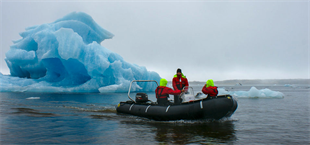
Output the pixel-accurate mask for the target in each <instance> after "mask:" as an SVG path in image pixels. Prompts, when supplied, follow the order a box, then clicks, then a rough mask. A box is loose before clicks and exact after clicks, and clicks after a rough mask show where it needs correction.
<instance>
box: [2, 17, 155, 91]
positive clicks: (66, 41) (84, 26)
mask: <svg viewBox="0 0 310 145" xmlns="http://www.w3.org/2000/svg"><path fill="white" fill-rule="evenodd" d="M20 36H21V37H22V39H20V40H17V41H14V44H13V45H12V46H11V47H10V50H9V51H8V52H6V54H5V55H6V58H5V61H6V63H7V65H8V67H9V69H10V73H11V75H9V76H8V75H3V74H0V81H1V84H0V91H14V92H126V91H128V87H129V84H130V82H131V81H132V80H156V81H158V82H159V80H160V76H159V75H158V74H157V73H156V72H151V71H147V69H146V68H145V67H143V66H138V65H135V64H131V63H129V62H126V61H125V60H124V59H123V58H122V57H121V56H120V55H119V54H117V53H115V52H113V51H111V50H109V49H107V48H105V47H103V46H101V45H100V43H101V42H102V41H103V40H105V39H111V38H112V37H113V36H114V35H113V34H112V33H110V32H109V31H107V30H105V29H103V28H101V27H100V26H99V25H98V24H97V23H96V22H95V21H94V20H93V19H92V17H91V16H89V15H88V14H86V13H83V12H73V13H70V14H68V15H66V16H64V17H63V18H61V19H58V20H56V21H55V22H52V23H47V24H42V25H38V26H32V27H29V28H26V30H25V31H24V32H21V33H20ZM155 87H156V84H152V83H139V84H137V83H135V84H133V87H132V89H133V91H139V90H144V91H151V90H155Z"/></svg>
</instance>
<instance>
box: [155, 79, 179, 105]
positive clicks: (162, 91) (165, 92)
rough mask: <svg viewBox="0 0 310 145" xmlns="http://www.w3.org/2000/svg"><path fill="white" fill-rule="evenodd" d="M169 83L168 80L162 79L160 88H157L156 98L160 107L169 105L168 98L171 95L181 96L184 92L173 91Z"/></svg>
mask: <svg viewBox="0 0 310 145" xmlns="http://www.w3.org/2000/svg"><path fill="white" fill-rule="evenodd" d="M167 83H168V81H167V80H166V79H161V80H160V82H159V86H158V87H157V88H156V90H155V93H156V98H157V103H158V104H159V105H169V103H170V102H169V101H168V97H169V94H171V95H179V94H181V93H182V92H183V90H182V91H181V90H175V91H174V90H172V89H171V88H169V87H166V86H167Z"/></svg>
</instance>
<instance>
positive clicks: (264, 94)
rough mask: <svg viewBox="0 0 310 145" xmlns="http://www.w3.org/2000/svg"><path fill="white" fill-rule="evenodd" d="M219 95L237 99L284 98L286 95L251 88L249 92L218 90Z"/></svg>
mask: <svg viewBox="0 0 310 145" xmlns="http://www.w3.org/2000/svg"><path fill="white" fill-rule="evenodd" d="M218 91H219V95H224V94H230V95H232V96H235V97H237V98H283V97H284V94H283V93H281V92H278V91H272V90H270V89H267V88H266V89H261V90H258V89H257V88H255V87H251V89H250V90H249V91H226V90H225V89H224V88H218Z"/></svg>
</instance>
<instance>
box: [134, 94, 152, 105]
mask: <svg viewBox="0 0 310 145" xmlns="http://www.w3.org/2000/svg"><path fill="white" fill-rule="evenodd" d="M148 100H149V98H148V96H147V94H146V93H137V94H136V102H137V103H145V102H147V101H148Z"/></svg>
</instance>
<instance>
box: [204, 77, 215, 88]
mask: <svg viewBox="0 0 310 145" xmlns="http://www.w3.org/2000/svg"><path fill="white" fill-rule="evenodd" d="M206 84H207V85H206V87H213V86H214V82H213V80H212V79H210V80H208V81H207V82H206Z"/></svg>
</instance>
